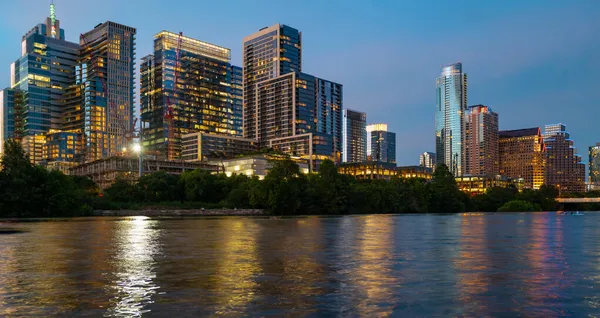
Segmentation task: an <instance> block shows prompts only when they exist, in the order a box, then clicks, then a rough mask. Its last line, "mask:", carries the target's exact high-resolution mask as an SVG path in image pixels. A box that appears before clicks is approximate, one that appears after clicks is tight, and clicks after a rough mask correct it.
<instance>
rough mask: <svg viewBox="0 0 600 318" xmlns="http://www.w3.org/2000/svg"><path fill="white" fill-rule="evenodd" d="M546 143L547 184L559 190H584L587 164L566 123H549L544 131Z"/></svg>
mask: <svg viewBox="0 0 600 318" xmlns="http://www.w3.org/2000/svg"><path fill="white" fill-rule="evenodd" d="M544 144H545V145H546V153H547V163H546V184H547V185H552V186H555V187H556V188H557V189H558V190H559V192H584V191H585V190H586V187H585V165H584V164H583V163H582V162H581V157H580V156H579V155H578V154H577V153H576V149H575V146H574V143H573V140H571V139H570V134H569V133H568V132H567V131H566V127H565V125H562V124H555V125H547V126H546V129H545V131H544Z"/></svg>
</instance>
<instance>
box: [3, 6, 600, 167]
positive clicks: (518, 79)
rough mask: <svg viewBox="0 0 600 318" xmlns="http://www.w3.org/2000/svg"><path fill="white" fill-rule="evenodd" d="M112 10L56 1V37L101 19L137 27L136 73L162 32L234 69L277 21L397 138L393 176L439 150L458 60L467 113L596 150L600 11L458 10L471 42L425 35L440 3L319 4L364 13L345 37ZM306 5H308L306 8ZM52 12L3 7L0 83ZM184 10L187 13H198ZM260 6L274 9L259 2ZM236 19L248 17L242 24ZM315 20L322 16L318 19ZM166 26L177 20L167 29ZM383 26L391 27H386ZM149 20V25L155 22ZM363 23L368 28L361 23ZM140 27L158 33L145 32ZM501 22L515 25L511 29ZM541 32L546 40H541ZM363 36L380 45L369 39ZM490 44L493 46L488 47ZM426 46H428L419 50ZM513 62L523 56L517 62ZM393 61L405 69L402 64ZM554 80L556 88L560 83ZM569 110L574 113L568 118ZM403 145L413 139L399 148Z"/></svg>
mask: <svg viewBox="0 0 600 318" xmlns="http://www.w3.org/2000/svg"><path fill="white" fill-rule="evenodd" d="M309 2H310V1H309ZM115 3H117V2H114V1H105V2H103V4H105V5H104V6H101V7H98V8H96V7H94V10H93V11H91V10H85V9H86V8H88V9H89V6H90V5H91V2H89V3H83V2H81V3H80V2H75V1H61V0H57V1H55V4H56V16H57V19H59V20H60V21H61V24H60V27H61V28H62V29H65V31H66V40H68V41H71V42H78V35H79V34H80V33H83V32H86V31H88V30H90V29H92V28H93V27H94V26H95V25H96V24H97V23H101V22H104V21H107V20H111V21H115V22H118V23H121V24H125V25H129V26H132V27H135V28H136V29H137V30H138V36H137V50H136V51H137V62H138V63H137V69H138V70H139V60H140V57H142V56H144V55H146V54H150V53H151V52H152V48H151V44H152V42H151V41H152V36H153V35H154V34H155V33H158V32H160V31H161V30H163V29H166V30H171V31H173V32H178V31H183V32H184V34H186V35H189V36H190V37H193V38H198V39H200V40H202V41H207V42H210V43H214V44H216V45H219V46H224V47H228V48H231V50H232V60H231V63H232V64H234V65H241V55H242V52H241V51H242V50H241V43H242V39H243V37H245V36H247V35H248V34H251V33H253V32H256V30H258V29H259V28H261V27H264V26H268V25H272V24H274V23H277V22H280V23H284V24H287V25H291V26H293V27H295V28H297V29H299V30H301V31H302V32H303V47H304V50H303V52H304V54H303V60H305V61H303V71H306V72H308V73H310V74H317V75H319V76H320V77H321V76H322V77H323V78H327V79H330V80H332V81H335V82H338V83H342V84H343V85H344V92H345V96H344V108H349V109H356V110H358V111H363V112H366V113H367V114H368V117H369V123H374V122H386V123H388V125H389V126H390V130H391V131H395V132H396V133H397V136H398V140H397V143H398V144H397V157H398V160H397V161H398V164H399V165H406V164H412V163H416V162H417V160H418V155H419V154H420V153H422V152H424V151H434V140H433V137H432V134H431V131H432V130H433V118H432V117H433V115H432V113H433V110H434V108H435V78H436V76H438V75H439V68H440V65H441V64H448V63H452V62H456V61H457V60H460V61H461V62H462V63H463V65H464V68H465V72H467V73H469V104H478V103H482V104H486V105H490V106H491V107H492V108H493V109H494V110H495V111H496V112H498V113H499V114H500V116H502V123H501V124H500V129H518V128H523V127H533V126H539V127H543V126H544V125H546V124H549V123H554V122H563V123H565V124H566V125H568V126H569V127H570V129H569V130H570V131H571V132H572V134H573V136H574V139H575V142H576V145H577V147H578V153H579V154H580V155H581V156H582V157H583V159H584V162H587V156H585V152H584V151H582V149H587V147H589V146H593V145H595V143H596V142H597V141H598V139H599V136H600V131H599V129H600V127H599V126H598V125H596V124H594V117H595V116H593V112H594V111H595V110H596V109H597V106H596V105H594V102H593V99H592V97H593V95H594V94H593V92H594V86H595V84H594V83H595V82H594V80H595V79H594V73H595V71H598V70H600V67H599V65H598V63H597V62H596V61H595V60H594V59H593V56H595V55H597V54H598V51H600V46H599V45H598V43H596V42H591V41H589V40H591V39H593V37H594V33H595V32H597V31H598V29H599V26H600V24H599V23H598V22H595V21H593V20H592V17H593V16H595V15H596V14H597V13H598V11H599V10H598V9H599V8H600V6H599V5H598V4H596V3H594V2H592V1H587V2H585V1H583V2H579V3H577V4H576V5H574V4H569V3H560V2H558V1H544V2H543V5H544V6H543V10H540V8H541V7H540V5H541V4H542V2H541V1H537V2H536V1H532V2H529V3H527V4H520V5H518V4H517V2H514V1H508V2H503V3H502V5H499V4H495V5H490V4H485V5H484V4H478V3H476V2H472V4H470V5H468V6H464V7H460V10H462V11H461V12H460V13H459V14H460V15H461V16H463V17H465V18H469V17H473V19H475V18H476V19H477V20H478V21H480V22H481V23H482V27H478V30H477V31H473V30H471V29H469V28H468V26H469V23H470V22H460V23H456V24H455V25H450V26H448V27H447V29H446V30H444V31H443V32H441V34H439V35H434V34H433V33H434V31H433V29H435V28H434V25H429V26H428V25H427V23H428V22H427V23H426V22H425V21H419V20H418V19H419V18H423V17H428V16H429V17H435V16H437V15H439V14H442V12H443V11H444V10H443V9H444V7H445V6H446V4H440V5H439V6H438V7H439V8H440V12H437V11H430V10H424V8H421V7H420V5H416V4H414V5H411V6H409V7H403V9H405V10H394V9H400V7H401V6H404V5H399V4H396V3H392V2H387V3H386V2H380V3H377V4H372V3H371V4H369V3H366V4H363V5H362V6H359V7H360V10H359V9H358V8H354V9H353V8H351V7H350V6H344V5H339V3H337V6H338V7H339V8H336V2H331V3H327V4H325V7H324V10H323V11H325V12H326V11H328V10H327V9H328V8H330V9H331V8H336V10H338V11H339V13H340V14H341V15H343V14H346V16H349V17H358V14H359V12H362V13H364V17H360V20H359V21H360V22H365V23H357V26H352V24H351V23H349V22H345V20H341V19H342V18H337V20H335V21H337V22H340V21H341V23H331V22H330V21H329V20H328V21H327V22H325V20H323V22H318V19H311V23H306V16H303V14H304V13H307V12H309V11H310V10H309V9H308V8H297V9H298V10H289V9H285V8H279V9H277V7H276V6H272V7H273V9H269V10H265V12H260V11H261V10H258V8H253V6H252V5H251V4H249V3H236V5H235V6H233V7H232V8H233V11H234V19H235V20H234V21H232V22H231V23H229V24H227V25H226V26H225V27H219V28H214V24H212V25H211V23H213V22H215V21H218V17H212V16H211V17H208V19H207V21H206V22H203V21H199V20H198V19H194V18H193V14H192V13H193V12H194V10H188V11H189V12H190V13H189V14H188V13H187V12H181V11H182V10H176V9H175V8H169V7H166V8H163V7H162V6H161V5H160V4H159V3H158V2H156V5H155V6H152V5H149V6H146V8H153V7H154V8H159V7H160V8H161V9H160V10H158V9H157V10H151V9H147V12H144V14H143V15H140V16H139V17H136V16H135V15H133V14H131V13H133V12H137V11H138V10H139V8H137V6H135V4H133V3H132V4H130V3H120V8H121V9H122V10H119V12H117V10H110V8H111V6H112V4H115ZM151 3H152V1H150V4H151ZM309 4H310V3H306V4H305V5H306V6H307V7H310V5H309ZM48 5H49V1H36V2H35V3H34V5H33V6H27V7H26V6H24V5H23V3H19V2H14V3H7V4H6V5H5V7H3V9H4V10H3V14H2V16H3V19H1V22H0V26H1V27H2V28H1V30H2V31H0V39H2V41H4V43H6V50H3V52H1V53H0V65H4V66H3V67H5V70H6V72H4V74H8V70H9V65H10V63H12V62H13V61H14V59H15V57H17V56H18V55H19V51H20V48H19V47H18V46H13V45H10V44H11V43H18V42H19V41H20V39H21V37H22V35H23V34H24V33H25V32H26V30H29V29H30V28H31V27H32V26H33V25H35V24H37V23H39V22H40V21H43V19H44V18H45V17H47V16H48ZM181 5H182V6H187V7H190V6H191V8H194V3H193V2H189V3H187V4H186V3H181ZM290 6H293V5H290ZM221 7H222V8H225V7H228V5H227V4H225V3H223V4H210V5H208V7H207V8H206V9H205V10H215V12H217V11H219V10H220V8H221ZM264 7H265V8H269V7H270V6H268V5H267V3H265V5H264ZM384 9H385V10H384ZM513 9H518V10H513ZM454 10H457V9H454ZM183 11H185V10H183ZM395 11H398V13H400V14H401V15H402V16H404V15H407V16H410V15H413V16H414V17H412V18H410V19H406V20H405V21H404V22H398V21H396V20H403V19H401V18H400V17H399V18H393V19H392V17H393V15H391V13H392V12H395ZM463 11H464V12H463ZM512 11H518V13H513V12H512ZM78 12H88V15H86V16H80V15H78ZM241 12H245V14H244V15H242V14H241ZM452 12H454V11H452ZM90 13H91V14H90ZM169 13H170V15H169ZM320 14H322V13H317V15H320ZM379 15H383V17H384V19H381V18H382V17H379V18H378V21H381V22H374V21H373V20H374V17H376V16H379ZM503 15H507V16H506V17H503ZM559 15H560V16H561V17H562V21H564V22H565V23H561V25H560V26H559V25H555V23H554V22H553V21H554V19H555V18H556V17H557V16H559ZM169 16H172V17H173V18H172V19H171V18H164V17H169ZM386 16H387V17H388V18H389V19H392V20H393V21H391V20H390V21H385V17H386ZM152 17H156V19H154V20H153V19H152ZM479 19H481V20H479ZM312 20H314V21H312ZM348 20H352V19H348ZM368 20H370V21H371V23H366V22H368ZM426 20H427V21H431V19H426ZM467 20H468V19H467ZM145 21H153V22H152V24H150V23H149V22H145ZM156 21H160V23H156ZM315 21H316V23H315ZM508 21H510V25H508V24H507V23H508ZM567 21H569V23H567ZM471 22H474V21H471ZM204 23H206V24H204ZM505 24H506V25H505ZM359 26H360V27H359ZM386 26H387V28H385V27H386ZM504 26H507V28H504ZM566 26H568V27H566ZM518 27H522V28H523V30H521V31H519V32H516V31H515V28H518ZM326 28H327V30H328V33H329V32H334V33H337V34H339V37H338V38H335V39H331V38H330V37H329V36H327V35H326V33H325V32H319V31H320V30H325V29H326ZM499 29H502V30H501V31H499ZM204 30H211V31H204ZM214 30H216V31H214ZM376 30H377V31H378V32H379V33H377V32H375V31H376ZM546 32H550V33H552V35H553V36H552V37H544V36H543V35H544V34H546ZM346 33H347V34H348V35H347V34H346ZM369 34H371V35H373V34H375V35H373V36H371V37H367V35H369ZM486 34H488V35H489V34H494V35H496V36H495V39H494V41H495V42H493V43H491V44H492V45H490V40H488V39H487V38H486V36H485V35H486ZM423 35H426V36H427V37H425V38H423V39H420V38H421V37H422V36H423ZM390 36H392V37H393V38H394V39H397V40H395V41H394V42H399V43H403V45H402V47H399V46H395V45H393V44H391V43H389V37H390ZM455 37H456V38H458V39H460V40H459V41H458V42H459V43H460V44H463V46H465V45H464V44H466V46H465V47H463V48H459V46H460V45H453V46H450V47H449V48H448V49H447V50H445V51H440V52H437V53H430V51H432V49H433V51H435V48H436V47H438V46H439V47H442V44H447V43H448V42H450V41H451V40H452V39H453V38H455ZM348 38H353V39H354V41H347V39H348ZM386 38H388V40H385V39H386ZM534 38H535V39H536V41H535V42H536V44H535V45H530V44H531V41H530V40H531V39H534ZM588 42H589V43H588ZM407 43H408V44H410V45H409V48H406V47H404V46H406V44H407ZM501 43H504V44H506V43H511V48H510V49H505V48H503V47H502V46H501V45H500V44H501ZM486 46H488V47H486ZM476 48H477V49H476ZM517 51H518V52H519V53H513V52H517ZM398 53H400V54H399V55H398ZM509 53H511V54H509ZM373 54H375V55H374V56H375V57H377V59H378V60H379V59H381V60H385V61H386V63H382V64H383V65H382V66H377V65H375V66H373V65H372V63H370V58H369V57H372V56H373ZM398 56H399V57H401V58H400V59H398V58H397V57H398ZM421 56H423V57H421ZM355 60H360V61H361V63H358V64H357V65H356V66H354V67H349V66H350V65H352V64H351V62H353V61H355ZM362 61H364V62H362ZM402 61H405V62H402ZM409 61H410V63H409ZM398 73H409V74H411V76H406V77H399V76H397V74H398ZM366 78H375V79H377V80H375V81H373V80H366ZM556 78H560V79H561V80H560V81H556V80H555V79H556ZM405 81H406V82H405ZM0 84H1V85H2V87H7V86H9V79H8V75H5V76H4V77H3V78H2V77H0ZM398 87H399V88H400V89H398ZM136 88H137V89H138V90H139V78H138V79H136ZM367 92H369V93H367ZM506 92H511V93H510V94H507V93H506ZM373 96H377V98H373ZM135 101H136V105H135V107H136V109H139V97H138V96H137V93H136V96H135ZM532 105H533V106H532ZM565 105H567V108H568V109H569V112H565V111H564V109H565ZM596 111H597V110H596ZM407 114H409V115H407ZM590 115H592V116H590ZM405 136H411V138H403V137H405Z"/></svg>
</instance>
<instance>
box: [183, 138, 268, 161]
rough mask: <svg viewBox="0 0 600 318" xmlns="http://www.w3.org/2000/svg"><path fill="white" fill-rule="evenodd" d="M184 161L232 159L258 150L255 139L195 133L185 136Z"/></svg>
mask: <svg viewBox="0 0 600 318" xmlns="http://www.w3.org/2000/svg"><path fill="white" fill-rule="evenodd" d="M181 140H182V142H181V143H182V159H183V160H185V161H202V160H208V159H211V158H223V159H230V158H233V157H235V156H237V155H240V154H245V153H250V152H254V151H257V150H258V143H257V142H256V140H254V139H248V138H241V137H235V136H231V135H219V134H210V133H203V132H195V133H190V134H185V135H183V138H182V139H181Z"/></svg>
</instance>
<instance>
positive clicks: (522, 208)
mask: <svg viewBox="0 0 600 318" xmlns="http://www.w3.org/2000/svg"><path fill="white" fill-rule="evenodd" d="M541 210H542V208H541V207H540V206H539V205H538V204H536V203H531V202H527V201H523V200H513V201H509V202H506V203H505V204H504V205H502V206H501V207H500V208H498V212H534V211H541Z"/></svg>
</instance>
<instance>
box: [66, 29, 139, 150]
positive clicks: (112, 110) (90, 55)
mask: <svg viewBox="0 0 600 318" xmlns="http://www.w3.org/2000/svg"><path fill="white" fill-rule="evenodd" d="M135 34H136V29H135V28H132V27H129V26H126V25H122V24H118V23H115V22H111V21H107V22H104V23H101V24H98V25H97V26H96V27H95V28H94V29H93V30H91V31H89V32H87V33H84V34H82V35H81V36H80V39H79V41H80V44H81V64H80V66H79V68H78V70H77V71H78V74H80V77H79V78H78V81H79V82H80V83H81V86H82V87H83V107H82V110H83V116H82V118H81V120H82V122H83V125H81V126H80V127H81V129H82V130H83V139H84V140H83V142H84V152H85V159H86V160H87V161H90V160H96V159H100V158H103V157H108V156H112V155H116V154H117V153H119V152H121V150H122V148H123V147H126V146H127V144H126V135H127V133H128V131H130V130H131V129H132V128H133V127H132V126H133V119H134V104H135V100H134V98H133V94H134V89H135V75H134V70H135Z"/></svg>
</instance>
